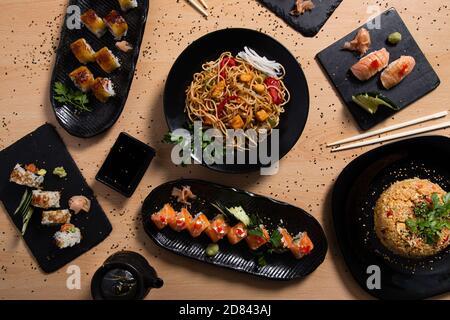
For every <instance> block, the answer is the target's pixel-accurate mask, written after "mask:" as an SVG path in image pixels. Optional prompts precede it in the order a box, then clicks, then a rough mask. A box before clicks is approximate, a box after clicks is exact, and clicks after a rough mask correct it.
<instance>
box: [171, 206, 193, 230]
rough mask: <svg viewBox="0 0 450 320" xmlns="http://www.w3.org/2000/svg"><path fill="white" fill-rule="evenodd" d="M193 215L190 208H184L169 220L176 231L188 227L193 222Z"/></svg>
mask: <svg viewBox="0 0 450 320" xmlns="http://www.w3.org/2000/svg"><path fill="white" fill-rule="evenodd" d="M191 221H192V216H191V214H190V213H189V211H188V209H186V208H182V209H181V211H180V212H178V213H177V214H176V216H175V219H173V220H172V221H170V222H169V225H170V227H171V228H172V229H173V230H175V231H178V232H180V231H183V230H184V229H187V228H188V227H189V225H190V224H191Z"/></svg>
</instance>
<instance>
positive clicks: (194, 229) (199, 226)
mask: <svg viewBox="0 0 450 320" xmlns="http://www.w3.org/2000/svg"><path fill="white" fill-rule="evenodd" d="M208 227H209V220H208V218H207V217H206V216H205V215H204V214H203V213H201V212H200V213H199V214H197V215H196V216H195V217H194V219H193V220H192V221H191V224H190V225H189V227H188V230H189V233H190V234H191V236H192V237H193V238H197V237H198V236H199V235H201V234H202V232H203V231H205V230H206V228H208Z"/></svg>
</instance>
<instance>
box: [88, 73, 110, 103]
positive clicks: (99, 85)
mask: <svg viewBox="0 0 450 320" xmlns="http://www.w3.org/2000/svg"><path fill="white" fill-rule="evenodd" d="M91 90H92V93H93V94H94V96H95V97H96V98H97V100H98V101H100V102H103V103H105V102H106V101H108V99H109V98H110V97H114V96H115V95H116V92H115V91H114V88H113V84H112V82H111V80H110V79H108V78H96V79H95V80H94V83H93V84H92V86H91Z"/></svg>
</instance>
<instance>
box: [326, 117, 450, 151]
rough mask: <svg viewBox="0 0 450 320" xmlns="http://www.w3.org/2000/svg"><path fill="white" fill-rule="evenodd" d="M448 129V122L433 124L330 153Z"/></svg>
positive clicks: (338, 148)
mask: <svg viewBox="0 0 450 320" xmlns="http://www.w3.org/2000/svg"><path fill="white" fill-rule="evenodd" d="M448 127H450V121H447V122H443V123H439V124H435V125H432V126H428V127H424V128H419V129H414V130H410V131H405V132H400V133H396V134H392V135H387V136H384V137H381V138H375V139H371V140H367V141H361V142H356V143H352V144H348V145H345V146H342V147H337V148H332V149H331V152H336V151H342V150H348V149H353V148H358V147H364V146H368V145H371V144H375V143H379V142H384V141H390V140H394V139H399V138H404V137H409V136H412V135H415V134H420V133H425V132H430V131H434V130H439V129H444V128H448Z"/></svg>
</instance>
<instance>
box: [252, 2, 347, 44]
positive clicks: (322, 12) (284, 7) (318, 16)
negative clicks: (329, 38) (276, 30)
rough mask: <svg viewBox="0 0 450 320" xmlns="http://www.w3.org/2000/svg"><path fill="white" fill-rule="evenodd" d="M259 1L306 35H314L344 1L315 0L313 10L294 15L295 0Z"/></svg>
mask: <svg viewBox="0 0 450 320" xmlns="http://www.w3.org/2000/svg"><path fill="white" fill-rule="evenodd" d="M259 1H260V2H261V3H263V4H264V5H265V6H266V7H267V8H269V9H270V10H272V11H273V12H274V13H275V14H276V15H277V16H279V17H280V18H281V19H283V20H284V21H285V22H286V23H287V24H288V25H290V26H291V27H292V28H294V29H295V30H297V31H298V32H300V33H301V34H302V35H304V36H305V37H314V36H315V35H316V34H317V33H318V32H319V31H320V29H321V28H322V26H323V25H324V24H325V22H327V20H328V18H329V17H330V16H331V15H332V14H333V12H334V10H336V8H337V7H338V6H339V4H340V3H341V2H342V0H313V3H314V5H315V8H314V9H313V10H311V11H307V12H305V13H304V14H302V15H299V16H293V15H291V14H290V12H291V11H292V9H293V8H294V6H295V0H259Z"/></svg>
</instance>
